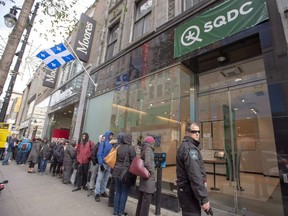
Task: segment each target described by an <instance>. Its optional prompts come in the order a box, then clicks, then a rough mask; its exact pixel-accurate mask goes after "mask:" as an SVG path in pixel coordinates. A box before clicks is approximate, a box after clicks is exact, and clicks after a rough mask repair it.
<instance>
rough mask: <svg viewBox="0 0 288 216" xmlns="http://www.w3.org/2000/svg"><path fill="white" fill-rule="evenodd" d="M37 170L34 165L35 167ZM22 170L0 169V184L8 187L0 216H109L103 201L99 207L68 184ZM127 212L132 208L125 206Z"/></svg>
mask: <svg viewBox="0 0 288 216" xmlns="http://www.w3.org/2000/svg"><path fill="white" fill-rule="evenodd" d="M36 166H37V165H36ZM27 167H28V165H26V166H22V167H21V166H17V165H15V162H14V161H12V162H11V163H10V165H7V166H2V165H0V181H2V180H4V179H7V180H9V183H8V184H6V185H5V189H4V190H3V191H2V192H1V194H0V215H1V216H26V215H27V216H28V215H29V216H45V215H49V216H58V215H59V216H60V215H62V216H63V215H69V216H74V215H75V216H79V215H81V216H86V215H87V216H92V215H98V216H102V215H103V216H105V215H112V214H113V208H111V207H108V206H107V201H108V199H107V198H101V202H100V203H96V202H95V201H94V196H90V197H87V191H84V190H81V191H77V192H71V191H72V189H73V186H72V185H71V184H69V185H64V184H62V182H61V180H60V179H59V178H58V177H52V176H51V175H50V174H48V175H43V176H41V175H39V174H38V173H35V174H30V173H27ZM126 209H127V212H128V214H129V215H134V212H135V209H136V205H135V203H132V202H129V201H128V202H127V208H126Z"/></svg>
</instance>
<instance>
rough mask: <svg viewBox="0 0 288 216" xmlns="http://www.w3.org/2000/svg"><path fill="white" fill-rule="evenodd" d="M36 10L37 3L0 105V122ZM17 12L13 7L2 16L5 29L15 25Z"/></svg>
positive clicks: (2, 119) (4, 112) (4, 113)
mask: <svg viewBox="0 0 288 216" xmlns="http://www.w3.org/2000/svg"><path fill="white" fill-rule="evenodd" d="M38 8H39V3H36V5H35V9H34V11H33V13H32V17H31V19H30V20H28V25H27V27H26V34H25V35H24V39H23V41H22V46H21V49H20V52H19V54H18V58H17V61H16V64H15V66H14V70H13V71H12V73H11V80H10V83H9V86H8V89H7V91H6V95H5V98H4V101H3V104H2V108H1V112H0V122H4V120H5V116H6V112H7V108H8V105H9V102H10V98H11V95H12V92H13V88H14V84H15V81H16V78H17V75H18V71H19V68H20V65H21V62H22V58H23V54H24V51H25V48H26V45H27V42H28V38H29V35H30V32H31V29H32V25H33V22H34V19H35V17H36V14H37V10H38ZM17 10H21V9H20V8H17V7H15V6H14V7H13V8H11V9H10V13H9V14H7V15H5V16H4V18H5V24H6V26H7V27H10V28H11V27H13V26H14V25H15V24H16V22H17V18H16V14H17Z"/></svg>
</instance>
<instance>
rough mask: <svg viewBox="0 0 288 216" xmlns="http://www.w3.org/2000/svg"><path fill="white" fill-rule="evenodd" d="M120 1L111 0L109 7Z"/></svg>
mask: <svg viewBox="0 0 288 216" xmlns="http://www.w3.org/2000/svg"><path fill="white" fill-rule="evenodd" d="M120 1H122V0H112V1H111V3H110V8H112V7H114V6H115V5H116V4H117V3H118V2H120Z"/></svg>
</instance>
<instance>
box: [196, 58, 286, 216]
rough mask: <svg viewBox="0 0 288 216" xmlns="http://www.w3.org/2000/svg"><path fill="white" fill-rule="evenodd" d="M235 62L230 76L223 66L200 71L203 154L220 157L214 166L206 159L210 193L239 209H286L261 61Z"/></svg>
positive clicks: (224, 204) (268, 211)
mask: <svg viewBox="0 0 288 216" xmlns="http://www.w3.org/2000/svg"><path fill="white" fill-rule="evenodd" d="M235 67H236V66H233V67H232V68H233V70H235ZM237 67H238V70H239V71H240V73H239V71H238V72H237V71H236V72H237V73H238V74H235V71H233V70H232V69H226V70H227V71H228V70H230V71H231V74H232V73H234V74H233V75H231V76H229V75H227V71H225V70H224V69H223V70H220V71H215V72H212V73H207V74H205V75H200V76H199V91H198V116H199V122H200V123H201V127H202V131H203V132H202V138H201V143H202V154H203V158H204V161H205V160H206V161H210V162H211V160H212V161H213V160H214V161H216V163H215V169H214V167H213V164H211V163H209V164H208V163H207V164H206V165H205V168H206V171H207V173H208V187H209V198H210V200H211V201H212V203H213V204H214V206H215V205H216V206H218V207H219V208H227V207H230V208H231V209H232V210H233V211H235V212H244V211H248V212H253V213H258V214H260V215H283V212H282V209H283V207H282V201H281V192H280V187H279V177H278V176H279V173H278V172H279V171H278V167H277V158H276V150H275V142H274V134H273V124H272V118H271V111H270V105H269V104H270V102H269V95H268V91H267V85H266V81H265V71H264V66H263V62H262V60H261V59H258V60H253V61H250V62H245V63H243V64H240V65H237ZM209 78H211V79H209ZM217 79H218V80H217ZM209 81H210V82H209ZM223 152H224V153H225V162H224V163H221V161H220V160H222V161H223V159H221V158H219V157H218V155H219V153H223ZM214 175H215V178H214Z"/></svg>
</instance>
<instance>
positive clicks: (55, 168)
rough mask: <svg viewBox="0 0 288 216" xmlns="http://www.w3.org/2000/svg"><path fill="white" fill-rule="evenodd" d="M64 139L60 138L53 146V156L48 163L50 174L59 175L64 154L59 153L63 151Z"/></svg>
mask: <svg viewBox="0 0 288 216" xmlns="http://www.w3.org/2000/svg"><path fill="white" fill-rule="evenodd" d="M64 141H65V139H64V138H61V139H60V140H59V142H57V143H56V144H55V145H54V147H53V158H52V162H51V165H50V170H51V169H52V176H53V177H54V176H56V175H59V176H60V175H61V166H62V163H63V158H64V155H63V154H61V152H63V144H64Z"/></svg>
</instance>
